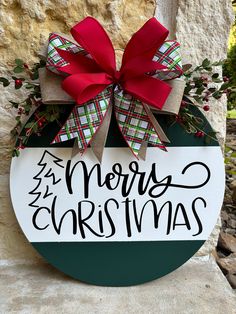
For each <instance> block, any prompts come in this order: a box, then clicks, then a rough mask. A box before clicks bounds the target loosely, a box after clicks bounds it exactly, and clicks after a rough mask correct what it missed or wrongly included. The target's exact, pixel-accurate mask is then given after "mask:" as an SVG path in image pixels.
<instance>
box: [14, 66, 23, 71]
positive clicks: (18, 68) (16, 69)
mask: <svg viewBox="0 0 236 314" xmlns="http://www.w3.org/2000/svg"><path fill="white" fill-rule="evenodd" d="M23 71H24V68H23V67H20V66H17V67H15V68H14V69H13V72H14V73H22V72H23Z"/></svg>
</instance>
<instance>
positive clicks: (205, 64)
mask: <svg viewBox="0 0 236 314" xmlns="http://www.w3.org/2000/svg"><path fill="white" fill-rule="evenodd" d="M210 64H211V61H210V60H209V59H208V58H206V59H204V60H203V61H202V66H203V68H207V67H209V65H210Z"/></svg>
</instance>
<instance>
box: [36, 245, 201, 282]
mask: <svg viewBox="0 0 236 314" xmlns="http://www.w3.org/2000/svg"><path fill="white" fill-rule="evenodd" d="M203 243H204V241H199V240H198V241H158V242H87V243H84V242H44V243H41V242H37V243H36V242H34V243H32V245H33V246H34V248H35V249H36V250H37V251H38V252H39V253H40V254H41V255H42V256H44V257H45V259H46V260H47V261H48V262H49V263H51V264H52V265H54V266H55V267H56V268H57V269H59V270H61V271H63V272H65V273H66V274H67V275H69V276H71V277H73V278H76V279H79V280H81V281H84V282H87V283H90V284H95V285H101V286H131V285H137V284H141V283H145V282H147V281H150V280H154V279H157V278H160V277H162V276H164V275H166V274H168V273H170V272H172V271H173V270H175V269H176V268H178V267H180V266H181V265H183V264H184V263H185V262H186V261H187V260H188V259H189V258H190V257H191V256H192V255H194V253H195V252H196V251H198V249H199V248H200V247H201V246H202V245H203Z"/></svg>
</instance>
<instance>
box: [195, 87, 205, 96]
mask: <svg viewBox="0 0 236 314" xmlns="http://www.w3.org/2000/svg"><path fill="white" fill-rule="evenodd" d="M204 90H205V87H204V86H201V87H199V88H198V89H197V90H196V94H197V95H201V94H202V93H203V92H204Z"/></svg>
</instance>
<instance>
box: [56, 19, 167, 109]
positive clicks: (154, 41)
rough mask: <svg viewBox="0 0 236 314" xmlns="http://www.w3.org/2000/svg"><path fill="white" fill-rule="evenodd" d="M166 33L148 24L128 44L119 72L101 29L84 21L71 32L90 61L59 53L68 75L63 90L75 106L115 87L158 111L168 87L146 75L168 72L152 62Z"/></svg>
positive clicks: (153, 22)
mask: <svg viewBox="0 0 236 314" xmlns="http://www.w3.org/2000/svg"><path fill="white" fill-rule="evenodd" d="M168 33H169V32H168V30H167V29H166V28H165V27H164V26H162V25H161V24H160V23H159V22H158V21H157V20H156V19H155V18H151V19H150V20H149V21H147V22H146V23H145V24H144V26H143V27H141V29H140V30H139V31H138V32H137V33H135V34H134V35H133V36H132V38H131V39H130V41H129V42H128V44H127V46H126V49H125V51H124V55H123V59H122V65H121V69H120V71H117V70H116V61H115V51H114V48H113V45H112V43H111V40H110V39H109V37H108V35H107V33H106V32H105V30H104V29H103V27H102V26H101V25H100V24H99V23H98V21H97V20H95V19H94V18H92V17H87V18H85V19H84V20H83V21H82V22H80V23H78V24H77V25H76V26H74V27H73V28H72V29H71V34H72V35H73V37H74V39H75V40H76V41H77V42H78V43H79V44H80V46H82V48H84V49H85V50H86V51H87V53H88V54H89V55H90V56H91V57H92V59H91V58H89V57H86V56H83V55H79V54H73V53H72V52H68V51H64V50H60V49H57V50H58V53H59V54H60V56H61V57H62V58H63V59H64V60H65V61H67V62H68V65H66V66H63V67H61V68H60V71H61V72H64V73H66V74H69V77H67V78H66V79H65V80H64V81H63V84H62V88H63V89H64V90H65V91H66V92H67V93H68V94H69V95H71V96H72V97H73V98H74V99H75V100H76V102H77V103H78V104H83V103H84V102H86V101H88V100H90V99H92V98H94V97H95V96H96V95H97V94H99V93H100V92H101V91H102V90H103V89H105V88H106V86H108V85H110V84H111V83H117V84H119V85H121V87H122V88H123V89H124V90H125V91H127V92H128V93H130V94H131V95H133V96H135V97H136V98H138V99H139V100H141V101H143V102H145V103H147V104H148V105H151V106H153V107H156V108H158V109H161V108H162V107H163V105H164V103H165V101H166V99H167V97H168V96H169V93H170V91H171V87H170V86H169V85H168V84H167V83H165V82H163V81H161V80H159V79H157V78H152V77H150V76H149V75H148V72H151V71H154V70H163V69H167V67H165V66H164V65H162V64H160V63H158V62H155V61H153V57H154V55H155V53H156V51H157V50H158V48H159V47H160V46H161V45H162V44H163V43H164V41H165V39H166V37H167V36H168Z"/></svg>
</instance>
